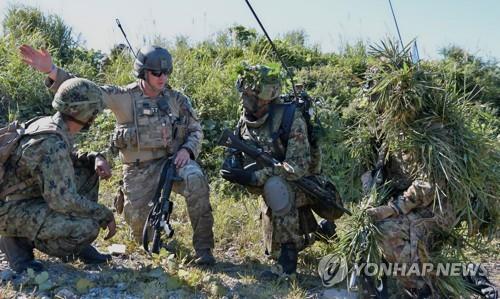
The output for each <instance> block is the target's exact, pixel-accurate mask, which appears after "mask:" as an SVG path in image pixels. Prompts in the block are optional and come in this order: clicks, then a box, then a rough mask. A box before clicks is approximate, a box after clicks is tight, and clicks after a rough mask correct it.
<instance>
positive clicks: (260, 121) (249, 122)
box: [243, 113, 269, 128]
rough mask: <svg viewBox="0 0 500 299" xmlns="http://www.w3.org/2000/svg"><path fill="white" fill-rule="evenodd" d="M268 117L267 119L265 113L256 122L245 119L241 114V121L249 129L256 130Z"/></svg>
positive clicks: (267, 114) (267, 115)
mask: <svg viewBox="0 0 500 299" xmlns="http://www.w3.org/2000/svg"><path fill="white" fill-rule="evenodd" d="M268 117H269V113H266V114H264V115H263V116H261V117H260V118H258V119H256V120H249V119H248V118H247V116H246V115H244V114H243V121H244V123H245V124H246V125H247V126H248V127H250V128H258V127H260V126H262V125H263V124H264V123H265V122H266V120H267V118H268Z"/></svg>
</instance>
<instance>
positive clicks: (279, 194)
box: [221, 65, 317, 279]
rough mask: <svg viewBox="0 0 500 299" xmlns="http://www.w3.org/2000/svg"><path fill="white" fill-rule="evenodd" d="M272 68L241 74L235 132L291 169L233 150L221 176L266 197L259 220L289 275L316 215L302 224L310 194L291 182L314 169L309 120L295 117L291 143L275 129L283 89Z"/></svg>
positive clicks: (272, 252)
mask: <svg viewBox="0 0 500 299" xmlns="http://www.w3.org/2000/svg"><path fill="white" fill-rule="evenodd" d="M272 72H273V70H272V69H270V68H269V67H267V66H262V65H256V66H246V68H245V70H244V71H243V73H242V74H240V77H239V79H238V82H237V87H238V90H239V92H240V96H241V100H242V105H243V113H242V116H241V118H240V120H239V122H238V128H237V130H236V131H237V132H236V133H235V134H237V135H239V136H240V138H241V139H242V140H243V141H244V142H245V143H247V144H249V145H251V146H252V147H254V148H260V149H262V150H263V151H265V152H267V153H270V154H271V155H273V156H274V157H276V156H278V155H280V156H282V157H284V162H286V163H287V165H288V167H289V170H288V171H287V170H285V169H284V168H281V167H278V168H273V167H261V166H259V165H255V161H254V160H253V159H252V158H251V157H248V156H246V155H245V154H244V153H243V154H242V153H233V154H232V155H229V156H228V158H227V159H226V160H225V162H224V164H223V166H222V169H221V175H222V177H223V178H225V179H226V180H228V181H231V182H234V183H237V184H241V185H244V186H247V188H248V189H249V190H250V191H251V192H253V193H257V194H260V195H262V196H263V199H264V200H263V201H262V204H261V223H262V231H263V237H264V245H265V250H266V254H267V255H270V256H271V257H273V258H276V257H278V256H279V257H278V265H279V266H281V267H278V268H281V270H282V272H283V273H284V274H288V275H290V274H294V273H295V272H296V268H297V256H298V252H299V251H300V250H302V249H303V248H305V246H307V245H308V244H307V242H306V239H305V238H304V236H305V235H306V234H308V233H309V232H312V231H314V230H316V229H317V224H316V222H315V220H314V218H313V221H314V223H313V224H312V225H311V227H312V228H311V227H309V228H310V229H308V228H307V227H304V225H301V224H302V223H303V221H301V216H302V215H301V214H302V212H303V211H305V210H303V209H302V208H303V207H304V206H306V205H307V204H308V203H309V202H308V198H307V197H306V196H305V194H304V193H303V192H301V191H299V190H298V189H297V188H296V187H295V186H293V185H292V184H290V183H289V181H293V180H297V179H299V178H301V177H303V176H306V175H309V174H310V169H309V167H310V165H311V163H310V162H311V155H310V145H309V141H308V134H307V127H306V122H305V120H304V118H303V116H302V114H301V113H295V114H294V116H293V121H292V125H291V129H290V134H289V138H288V143H287V144H283V143H282V141H281V139H279V138H277V135H276V134H275V133H276V132H278V129H279V127H280V124H281V120H282V117H283V112H284V110H283V109H282V108H283V107H282V105H279V104H278V103H279V95H280V92H281V81H280V78H279V74H276V73H274V74H273V73H272ZM285 148H286V149H285ZM290 169H293V171H290ZM307 211H308V212H309V214H310V213H311V212H310V210H307ZM310 215H311V216H312V214H310ZM309 223H310V222H309ZM306 226H307V225H306ZM277 274H279V273H276V271H274V273H273V272H272V271H264V272H263V273H262V278H266V279H273V278H277V276H278V275H277Z"/></svg>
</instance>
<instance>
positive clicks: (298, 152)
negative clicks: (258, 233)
mask: <svg viewBox="0 0 500 299" xmlns="http://www.w3.org/2000/svg"><path fill="white" fill-rule="evenodd" d="M275 112H276V113H274V115H273V116H272V117H271V116H270V115H269V114H266V115H264V116H263V117H261V118H260V119H258V120H255V121H250V120H248V119H247V118H246V117H245V115H243V116H242V117H241V119H240V123H239V128H240V131H239V133H240V136H241V138H242V140H244V141H245V142H247V143H248V144H250V145H252V146H253V147H258V148H261V149H262V150H263V151H265V152H268V153H271V154H273V155H275V154H276V149H275V148H276V147H275V145H274V144H273V138H272V137H271V135H272V133H274V132H277V131H278V128H279V126H280V124H281V118H282V115H281V113H282V112H283V110H278V109H277V111H275ZM270 123H271V125H270ZM289 136H290V137H289V139H288V145H287V146H286V155H285V160H284V161H285V162H287V163H288V164H289V165H290V166H291V167H292V168H293V170H294V172H293V173H289V172H286V171H285V170H284V169H283V168H271V167H265V168H262V169H260V170H257V171H256V172H255V174H256V177H257V184H256V186H257V188H255V187H250V188H251V190H253V191H255V192H258V193H259V194H262V187H263V186H264V184H265V183H266V181H267V180H268V179H269V178H270V177H272V176H281V177H283V178H284V179H286V180H289V181H293V180H297V179H299V178H301V177H303V176H306V175H308V174H309V170H308V169H309V164H310V163H309V162H310V151H309V142H308V140H307V127H306V123H305V120H304V118H303V117H302V115H301V114H300V113H296V114H295V115H294V120H293V123H292V126H291V130H290V135H289ZM277 142H279V143H280V144H281V141H280V140H277ZM281 147H282V148H284V145H283V144H281ZM244 159H245V161H244V162H243V164H244V165H247V164H249V163H252V162H254V161H253V160H252V159H251V158H246V157H245V158H244ZM289 187H290V189H291V190H292V196H291V198H290V204H291V209H290V211H289V212H288V213H287V214H285V215H282V216H276V215H273V212H272V211H271V209H270V208H269V206H268V205H267V204H266V201H265V199H264V201H262V204H261V221H262V230H263V236H264V245H265V248H266V252H267V253H268V254H272V255H273V256H276V254H277V253H278V251H279V249H280V244H284V243H294V244H295V245H296V248H298V249H300V248H303V247H304V246H305V243H304V233H305V232H303V231H302V230H301V227H300V219H299V208H300V207H303V206H305V205H306V204H307V203H308V201H307V198H306V196H305V195H304V193H302V192H301V191H299V190H298V189H297V188H296V187H294V186H292V185H290V186H289Z"/></svg>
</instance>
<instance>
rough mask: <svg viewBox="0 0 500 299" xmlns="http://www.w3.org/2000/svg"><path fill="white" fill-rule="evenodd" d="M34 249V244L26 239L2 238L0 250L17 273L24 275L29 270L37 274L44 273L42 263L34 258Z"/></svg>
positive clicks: (0, 239)
mask: <svg viewBox="0 0 500 299" xmlns="http://www.w3.org/2000/svg"><path fill="white" fill-rule="evenodd" d="M33 249H34V245H33V242H31V241H29V240H28V239H26V238H15V237H1V238H0V250H1V251H2V252H3V253H4V254H5V256H6V257H7V260H8V261H9V266H10V268H11V269H12V270H14V271H15V272H17V273H22V272H23V271H25V270H26V269H28V268H31V269H33V271H35V272H41V271H43V265H42V263H40V262H39V261H36V260H35V258H34V255H33Z"/></svg>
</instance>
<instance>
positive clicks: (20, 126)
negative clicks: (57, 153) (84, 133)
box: [0, 116, 68, 183]
mask: <svg viewBox="0 0 500 299" xmlns="http://www.w3.org/2000/svg"><path fill="white" fill-rule="evenodd" d="M42 118H44V117H43V116H42V117H35V118H32V119H30V120H28V121H27V122H25V123H20V122H19V121H13V122H11V123H9V124H8V125H7V126H5V127H2V128H0V183H1V182H2V181H3V177H4V175H5V163H6V162H7V160H9V158H10V156H11V154H12V152H13V151H14V150H15V149H16V147H17V145H18V143H19V140H20V139H21V137H23V136H25V135H36V134H42V133H56V134H58V135H60V136H61V137H62V138H63V139H64V141H65V142H66V143H68V141H67V140H66V138H65V137H64V136H63V135H62V134H61V133H60V132H59V131H58V130H57V128H55V127H52V126H51V125H45V126H41V127H40V126H37V128H35V129H33V130H31V131H32V132H27V131H26V129H27V128H28V126H29V125H31V124H33V123H35V122H36V121H38V120H41V119H42ZM42 122H43V121H42ZM42 125H43V124H42ZM30 129H31V128H30ZM28 131H30V130H28Z"/></svg>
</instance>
